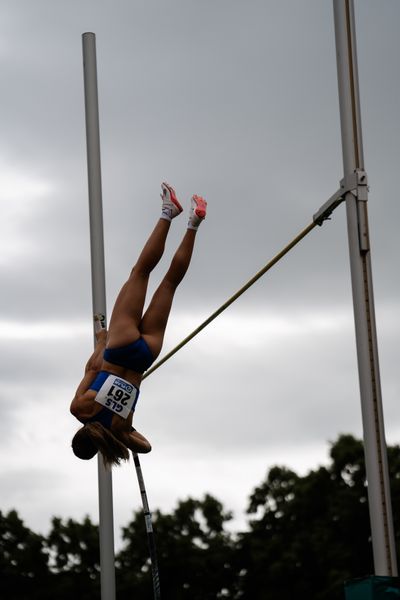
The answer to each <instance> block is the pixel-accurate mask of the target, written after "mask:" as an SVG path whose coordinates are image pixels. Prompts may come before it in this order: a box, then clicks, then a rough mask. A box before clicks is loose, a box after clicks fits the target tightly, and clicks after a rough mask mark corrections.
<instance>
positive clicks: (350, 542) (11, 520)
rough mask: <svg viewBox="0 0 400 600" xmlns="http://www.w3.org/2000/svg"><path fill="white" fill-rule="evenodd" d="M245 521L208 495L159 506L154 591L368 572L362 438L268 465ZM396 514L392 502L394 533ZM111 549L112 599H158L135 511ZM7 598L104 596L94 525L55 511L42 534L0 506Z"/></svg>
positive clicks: (314, 580) (220, 590)
mask: <svg viewBox="0 0 400 600" xmlns="http://www.w3.org/2000/svg"><path fill="white" fill-rule="evenodd" d="M388 456H389V468H390V479H391V486H392V501H393V506H394V507H397V506H398V505H399V501H400V448H399V447H398V446H393V447H390V448H389V449H388ZM247 511H248V515H249V520H248V529H247V530H246V531H244V532H241V533H237V534H233V533H231V532H229V531H228V529H227V524H228V523H229V521H230V520H231V518H232V515H231V513H230V512H229V511H226V510H225V508H224V507H223V505H222V504H221V503H220V502H219V501H218V500H217V499H216V498H214V497H212V496H210V495H208V494H207V495H205V496H204V497H203V498H202V499H193V498H187V499H186V500H182V501H180V502H178V504H177V506H176V508H175V509H174V510H173V511H172V512H171V513H162V512H161V511H160V510H156V511H154V513H153V526H154V530H155V535H156V544H157V552H158V562H159V571H160V579H161V593H162V597H163V598H165V599H170V598H171V599H172V598H173V599H174V600H186V599H190V600H208V599H210V600H211V599H218V598H227V599H232V600H234V599H236V600H239V599H245V600H246V599H249V600H250V599H251V600H258V599H264V598H268V599H269V600H275V599H276V600H278V598H279V600H289V599H290V600H291V599H293V598H303V597H304V598H313V599H314V600H339V599H340V600H342V599H343V583H344V581H346V580H349V579H353V578H355V577H358V576H364V575H367V574H371V573H372V572H373V563H372V549H371V539H370V525H369V515H368V500H367V487H366V482H365V465H364V453H363V444H362V442H360V441H359V440H356V439H355V438H354V437H353V436H351V435H342V436H340V437H339V438H338V440H337V441H336V442H335V443H334V444H332V445H331V448H330V462H329V464H328V465H327V466H321V467H318V468H317V469H315V470H312V471H310V472H309V473H307V474H306V475H304V476H299V475H298V474H296V473H295V472H294V471H292V470H290V469H288V468H286V467H284V466H274V467H272V468H271V469H269V471H268V472H267V474H266V477H265V479H264V481H262V482H261V483H260V485H259V486H257V487H256V488H255V489H254V490H253V492H252V493H251V495H250V497H249V503H248V508H247ZM399 519H400V516H399V514H398V513H397V511H396V510H395V511H394V523H395V532H396V540H397V542H398V539H399V534H400V521H399ZM122 540H123V543H122V548H121V550H120V551H119V552H118V553H117V556H116V581H117V598H118V600H125V599H126V600H127V599H128V598H129V599H130V598H138V599H140V600H147V599H149V600H151V599H152V598H153V590H152V576H151V564H150V560H149V552H148V547H147V533H146V526H145V520H144V518H143V514H142V512H141V511H137V512H135V513H134V514H133V518H132V520H131V522H130V523H128V525H127V526H126V527H124V528H123V530H122ZM0 596H1V598H2V600H25V599H26V600H28V599H29V600H36V599H39V598H40V599H41V600H47V598H57V600H64V599H67V598H68V600H69V599H70V598H71V596H74V597H75V598H76V599H77V600H92V599H93V600H94V599H98V598H99V597H100V564H99V550H98V527H97V526H96V525H95V524H93V523H92V522H91V520H90V518H89V517H85V518H84V519H83V521H82V523H79V522H77V521H74V520H72V519H67V520H65V521H63V520H62V519H60V518H58V517H54V518H53V520H52V526H51V530H50V532H49V534H48V535H47V537H45V536H42V535H38V534H36V533H33V532H32V531H30V530H29V529H28V528H27V527H26V526H25V525H24V524H23V522H22V521H21V519H20V518H19V516H18V515H17V513H16V512H15V511H10V512H9V513H8V514H2V513H1V512H0Z"/></svg>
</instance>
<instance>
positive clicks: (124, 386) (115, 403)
mask: <svg viewBox="0 0 400 600" xmlns="http://www.w3.org/2000/svg"><path fill="white" fill-rule="evenodd" d="M138 396H139V390H138V389H137V388H136V387H135V386H134V385H132V384H131V383H129V381H125V379H122V378H121V377H117V376H116V375H109V376H108V377H107V379H106V380H105V382H104V383H103V385H102V386H101V388H100V389H99V391H98V392H97V396H96V398H95V400H96V402H98V403H99V404H102V405H103V406H105V407H106V408H108V409H109V410H111V411H112V412H114V413H116V414H117V415H119V416H120V417H123V418H124V419H126V418H127V417H128V415H129V413H130V412H131V411H133V410H134V409H135V406H136V402H137V399H138Z"/></svg>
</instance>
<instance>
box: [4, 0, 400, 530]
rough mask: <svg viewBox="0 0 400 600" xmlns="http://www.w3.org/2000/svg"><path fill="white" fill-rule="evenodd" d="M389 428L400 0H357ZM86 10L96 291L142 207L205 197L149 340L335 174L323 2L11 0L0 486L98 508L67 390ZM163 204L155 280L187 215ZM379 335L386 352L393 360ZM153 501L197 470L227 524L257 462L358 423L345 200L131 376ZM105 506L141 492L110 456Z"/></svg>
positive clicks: (166, 504) (77, 296)
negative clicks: (110, 490)
mask: <svg viewBox="0 0 400 600" xmlns="http://www.w3.org/2000/svg"><path fill="white" fill-rule="evenodd" d="M355 6H356V26H357V41H358V59H359V75H360V89H361V108H362V121H363V137H364V154H365V163H366V169H367V172H368V177H369V182H370V188H371V189H370V198H369V217H370V230H371V244H372V264H373V274H374V289H375V302H376V313H377V326H378V337H379V349H380V366H381V376H382V389H383V400H384V412H385V423H386V434H387V439H388V442H389V443H398V442H399V439H400V415H399V410H398V400H399V391H400V384H399V371H398V346H399V335H400V324H399V298H400V285H399V276H398V263H397V261H398V257H399V251H400V239H399V236H398V233H397V232H398V223H399V222H400V205H399V199H398V185H397V174H398V169H399V158H400V157H399V154H400V126H399V123H400V119H399V114H398V113H399V108H398V107H399V106H400V86H399V70H398V63H399V51H400V38H399V35H398V29H399V22H400V3H399V2H398V0H384V1H383V2H379V3H378V2H376V1H375V2H374V1H373V0H362V1H361V0H358V1H356V3H355ZM85 31H93V32H95V33H96V41H97V63H98V82H99V100H100V127H101V152H102V182H103V204H104V221H105V243H106V278H107V304H108V310H109V312H110V311H111V308H112V304H113V302H114V299H115V296H116V294H117V292H118V290H119V287H120V286H121V285H122V283H123V282H124V280H125V278H126V277H127V275H128V273H129V270H130V268H131V266H132V263H133V262H134V260H135V259H136V257H137V254H138V252H139V251H140V249H141V247H142V245H143V243H144V241H145V240H146V236H147V234H148V232H150V230H151V228H152V227H153V225H154V223H155V222H156V220H157V218H158V217H159V214H160V199H159V192H160V183H161V181H163V180H166V181H169V182H170V183H171V184H173V185H174V186H175V188H176V190H177V193H178V197H179V198H180V199H181V202H182V204H184V206H185V207H188V205H189V198H190V196H191V195H192V194H193V193H197V194H201V195H204V196H205V197H206V199H207V200H208V203H209V214H208V216H207V220H206V222H205V223H204V224H202V226H201V230H200V232H199V235H198V243H197V247H196V252H195V255H194V258H193V262H192V265H191V269H190V272H189V274H188V276H187V278H186V279H185V281H184V283H183V284H182V286H181V288H180V289H179V292H178V295H177V298H176V302H175V305H174V310H173V314H172V316H171V319H170V323H169V329H168V333H167V336H166V340H165V345H164V351H165V352H167V351H168V350H169V349H171V348H172V347H173V346H174V345H175V344H176V343H178V342H179V341H180V340H181V339H182V338H183V337H185V336H186V335H187V334H188V333H189V332H190V331H192V330H193V329H194V328H195V327H197V325H199V323H201V322H202V321H203V320H204V319H205V318H206V317H208V315H209V314H210V313H211V312H213V311H214V310H215V309H216V308H217V307H218V306H220V305H221V304H222V303H223V302H225V300H226V299H227V298H228V297H230V296H231V295H232V294H233V293H234V292H235V291H236V290H237V289H238V288H240V287H241V286H242V285H243V284H244V283H245V282H246V281H247V280H248V279H249V278H250V277H251V276H252V275H253V274H254V273H256V272H257V271H258V270H259V269H260V268H261V267H262V266H263V265H264V264H265V263H266V262H267V261H268V260H269V259H270V258H271V257H272V256H273V255H274V254H276V252H278V251H279V250H280V249H281V248H282V247H283V246H284V245H286V243H288V242H289V241H290V240H291V239H292V238H293V237H294V236H295V235H296V234H297V233H298V231H300V230H301V229H303V228H304V227H305V226H306V225H308V224H309V223H310V222H311V220H312V215H313V213H315V212H316V210H317V209H318V208H319V207H320V206H321V205H322V204H324V202H325V201H326V200H327V199H328V198H329V197H330V196H331V195H332V194H333V193H334V192H335V191H336V190H337V189H338V187H339V181H340V179H341V178H342V176H343V168H342V152H341V139H340V122H339V105H338V93H337V76H336V59H335V43H334V26H333V9H332V2H331V1H330V0H326V1H324V2H321V1H320V0H303V1H302V2H298V0H274V1H272V0H252V1H251V2H240V1H238V0H202V1H199V0H197V1H195V0H163V1H162V0H159V1H157V2H156V1H155V0H140V1H138V0H135V1H134V2H132V0H119V1H118V2H114V3H111V2H105V1H104V0H85V1H81V0H70V1H69V2H54V1H50V0H47V1H44V0H35V2H32V1H31V0H6V1H4V2H2V6H1V19H0V61H1V107H2V110H1V117H0V119H1V127H0V130H1V138H0V200H1V207H2V208H1V215H2V228H1V229H2V233H1V236H0V240H1V241H0V244H1V253H0V276H1V295H0V306H1V313H0V331H1V334H0V340H1V361H0V369H1V381H2V386H1V392H0V407H1V414H2V418H1V420H0V444H1V450H2V452H1V458H0V460H1V474H0V490H1V502H0V510H2V511H6V510H8V509H11V508H15V509H17V510H18V512H19V513H20V515H21V517H22V518H23V519H24V520H25V522H26V523H27V525H28V526H30V527H31V528H33V529H34V530H35V531H41V532H47V530H48V528H49V526H50V519H51V517H52V516H54V515H59V516H62V517H74V518H76V519H82V518H83V516H84V515H85V514H89V515H90V516H91V517H92V518H93V520H94V521H97V519H98V510H97V462H96V461H95V460H94V461H91V462H84V461H79V460H78V459H76V458H75V457H74V456H73V454H72V452H71V450H70V440H71V438H72V436H73V434H74V432H75V430H76V428H77V422H76V421H75V420H74V418H73V417H72V416H71V415H70V413H69V404H70V401H71V398H72V397H73V395H74V392H75V389H76V386H77V384H78V383H79V380H80V378H81V375H82V372H83V368H84V364H85V361H86V359H87V358H88V356H89V354H90V353H91V350H92V346H93V338H92V321H91V318H92V317H91V286H90V255H89V224H88V201H87V197H88V194H87V171H86V145H85V119H84V97H83V69H82V44H81V35H82V33H83V32H85ZM185 225H186V216H185V217H181V219H180V220H179V219H177V220H176V221H175V222H174V223H173V227H172V229H171V234H170V237H169V240H168V245H167V249H166V253H165V257H164V260H163V261H162V262H161V264H160V265H159V267H157V269H156V270H155V272H154V277H153V279H152V285H151V288H150V293H151V292H152V291H153V290H154V288H155V286H156V285H157V283H158V281H159V280H160V278H161V277H162V275H163V272H164V271H165V269H166V268H167V266H168V263H169V260H170V258H171V256H172V253H173V251H174V249H175V248H176V246H177V244H178V243H179V240H180V238H181V236H182V234H183V232H184V229H185ZM396 359H397V360H396ZM135 423H136V427H137V428H138V429H139V430H140V431H143V433H144V434H145V435H146V436H147V437H148V438H149V439H150V440H151V442H152V444H153V451H152V453H151V454H150V455H148V456H146V457H143V459H142V466H143V470H144V475H145V480H146V484H147V488H148V494H149V500H150V504H151V506H152V507H153V508H155V507H159V508H161V509H162V510H170V509H171V508H173V507H174V506H175V504H176V501H177V499H183V498H185V497H187V496H189V495H192V496H195V497H200V496H201V495H203V494H204V493H205V492H209V493H212V494H214V495H215V496H216V497H217V498H219V499H220V500H221V501H222V502H223V503H224V504H225V506H226V508H228V509H231V510H233V511H234V512H235V523H234V527H236V528H240V527H242V526H243V525H244V518H243V511H244V510H245V508H246V505H247V498H248V496H249V494H250V493H251V491H252V489H253V488H254V487H255V486H256V485H258V484H260V482H261V481H262V479H263V477H264V475H265V473H266V472H267V470H268V468H269V467H270V466H272V465H275V464H282V465H287V466H289V467H292V468H294V469H295V470H297V471H298V472H300V473H304V472H306V471H307V470H308V469H311V468H315V467H317V466H318V465H319V464H323V463H326V461H327V456H328V450H329V443H330V442H332V441H334V440H335V439H336V438H337V436H338V435H339V434H340V433H352V434H354V435H356V436H362V424H361V410H360V399H359V389H358V374H357V368H356V351H355V337H354V325H353V309H352V298H351V285H350V273H349V261H348V249H347V233H346V220H345V210H344V207H340V208H339V209H338V210H337V211H336V212H335V214H334V217H333V219H332V220H331V221H329V222H328V223H326V224H325V225H324V226H323V227H322V228H316V229H314V230H313V232H312V233H311V234H310V235H309V236H308V237H307V238H306V239H305V240H304V241H303V242H302V243H301V245H300V246H298V247H297V248H296V249H295V250H294V251H293V252H292V253H290V254H289V255H288V256H287V257H286V258H285V259H284V260H283V261H282V262H281V263H280V264H279V265H278V266H277V267H275V269H274V270H273V271H271V272H270V273H269V274H268V275H266V276H265V277H264V278H263V279H262V280H260V281H259V282H258V283H257V284H256V285H255V286H254V287H253V288H251V290H249V291H248V292H247V293H246V295H245V296H243V297H242V298H241V299H240V300H238V301H237V302H236V303H235V304H234V305H233V306H232V307H231V308H230V309H229V310H228V311H227V312H226V313H224V314H223V315H222V316H220V317H219V318H218V319H217V320H216V321H214V322H213V324H211V325H210V326H209V327H208V328H207V329H206V330H204V331H203V332H202V333H201V334H200V335H199V336H198V337H197V338H196V339H194V340H193V341H192V342H191V343H190V344H189V345H188V346H186V347H185V348H184V349H183V350H181V351H180V352H179V354H177V355H176V356H175V357H174V358H172V359H171V360H170V361H169V362H168V363H166V364H165V365H164V366H163V367H161V368H160V369H159V370H158V371H156V372H155V373H154V374H153V375H151V376H150V377H149V378H148V379H147V380H146V381H145V382H143V385H142V394H141V399H140V402H139V404H138V408H137V412H136V417H135ZM113 482H114V511H115V528H116V536H117V537H118V532H119V529H120V527H121V526H122V525H126V524H127V523H128V521H129V519H130V518H131V515H132V511H133V510H135V509H138V508H139V506H140V496H139V492H138V489H137V483H136V477H135V473H134V469H133V466H132V464H128V465H124V466H122V467H121V468H119V469H116V470H115V471H114V474H113Z"/></svg>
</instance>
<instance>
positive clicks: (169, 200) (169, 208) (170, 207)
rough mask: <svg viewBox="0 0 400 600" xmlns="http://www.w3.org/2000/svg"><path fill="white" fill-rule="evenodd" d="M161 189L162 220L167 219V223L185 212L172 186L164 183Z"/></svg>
mask: <svg viewBox="0 0 400 600" xmlns="http://www.w3.org/2000/svg"><path fill="white" fill-rule="evenodd" d="M161 189H162V193H161V194H160V196H161V199H162V209H161V219H165V220H166V221H172V219H173V218H174V217H176V216H177V215H179V214H180V213H181V212H182V211H183V208H182V206H181V205H180V204H179V200H178V198H177V197H176V194H175V190H174V188H173V187H172V186H170V185H169V184H168V183H165V182H164V183H162V184H161Z"/></svg>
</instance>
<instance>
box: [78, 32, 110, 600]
mask: <svg viewBox="0 0 400 600" xmlns="http://www.w3.org/2000/svg"><path fill="white" fill-rule="evenodd" d="M82 45H83V71H84V84H85V114H86V144H87V164H88V184H89V216H90V253H91V265H92V301H93V314H96V313H102V314H103V315H106V291H105V268H104V240H103V208H102V195H101V167H100V133H99V105H98V95H97V65H96V37H95V35H94V34H93V33H84V34H83V36H82ZM98 481H99V522H100V526H99V532H100V568H101V598H102V600H114V599H115V568H114V524H113V500H112V479H111V470H110V469H108V468H107V469H106V468H105V466H104V464H103V460H102V458H101V456H100V453H99V455H98Z"/></svg>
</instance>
